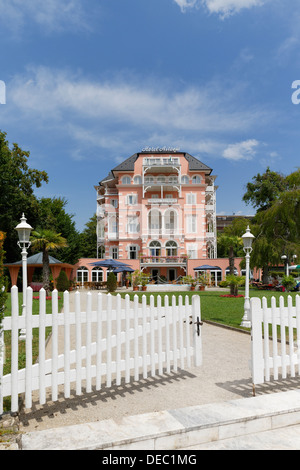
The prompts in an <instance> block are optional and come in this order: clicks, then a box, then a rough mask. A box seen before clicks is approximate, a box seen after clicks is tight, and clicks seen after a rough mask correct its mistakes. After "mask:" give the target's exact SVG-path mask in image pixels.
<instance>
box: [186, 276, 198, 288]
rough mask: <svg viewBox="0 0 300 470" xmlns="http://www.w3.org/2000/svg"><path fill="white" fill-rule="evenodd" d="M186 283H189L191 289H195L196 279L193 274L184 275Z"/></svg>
mask: <svg viewBox="0 0 300 470" xmlns="http://www.w3.org/2000/svg"><path fill="white" fill-rule="evenodd" d="M183 282H184V284H188V285H189V286H190V289H191V290H195V286H196V280H195V279H194V278H193V276H191V275H187V276H184V278H183Z"/></svg>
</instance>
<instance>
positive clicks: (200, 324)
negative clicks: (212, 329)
mask: <svg viewBox="0 0 300 470" xmlns="http://www.w3.org/2000/svg"><path fill="white" fill-rule="evenodd" d="M195 325H197V335H198V336H200V326H202V325H203V321H200V318H199V317H197V321H195Z"/></svg>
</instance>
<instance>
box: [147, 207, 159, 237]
mask: <svg viewBox="0 0 300 470" xmlns="http://www.w3.org/2000/svg"><path fill="white" fill-rule="evenodd" d="M148 227H149V231H150V232H151V231H152V232H157V231H159V230H161V228H162V217H161V213H160V212H159V211H158V210H155V209H154V210H151V211H150V212H149V215H148Z"/></svg>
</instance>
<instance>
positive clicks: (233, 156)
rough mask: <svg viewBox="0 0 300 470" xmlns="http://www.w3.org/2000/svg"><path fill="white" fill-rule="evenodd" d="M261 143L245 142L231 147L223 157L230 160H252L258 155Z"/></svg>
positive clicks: (255, 141)
mask: <svg viewBox="0 0 300 470" xmlns="http://www.w3.org/2000/svg"><path fill="white" fill-rule="evenodd" d="M258 145H259V142H258V141H257V140H255V139H249V140H245V141H244V142H238V143H236V144H231V145H229V146H228V147H227V148H226V149H225V150H224V152H223V157H224V158H226V159H228V160H235V161H238V160H252V158H253V157H254V156H255V155H256V150H255V149H256V147H257V146H258Z"/></svg>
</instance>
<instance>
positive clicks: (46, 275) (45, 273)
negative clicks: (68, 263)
mask: <svg viewBox="0 0 300 470" xmlns="http://www.w3.org/2000/svg"><path fill="white" fill-rule="evenodd" d="M49 271H50V268H49V253H48V250H46V249H45V248H44V249H43V287H44V289H45V291H46V295H50V280H49Z"/></svg>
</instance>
